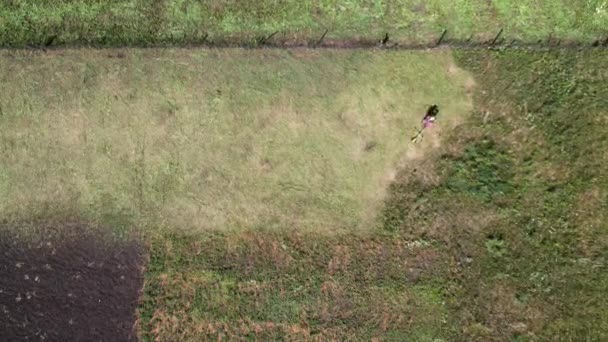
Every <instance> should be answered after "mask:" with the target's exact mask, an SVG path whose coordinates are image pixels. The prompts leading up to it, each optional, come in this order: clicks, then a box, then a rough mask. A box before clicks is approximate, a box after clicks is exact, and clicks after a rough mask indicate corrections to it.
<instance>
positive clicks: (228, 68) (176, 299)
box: [0, 49, 608, 341]
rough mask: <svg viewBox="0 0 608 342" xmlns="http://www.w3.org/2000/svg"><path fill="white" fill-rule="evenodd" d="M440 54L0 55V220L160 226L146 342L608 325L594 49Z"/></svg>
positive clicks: (562, 330)
mask: <svg viewBox="0 0 608 342" xmlns="http://www.w3.org/2000/svg"><path fill="white" fill-rule="evenodd" d="M454 53H455V57H456V59H455V60H454V56H453V55H452V52H449V51H433V52H416V53H409V52H403V51H402V52H397V51H392V52H386V51H384V52H380V53H378V52H368V51H330V50H327V51H325V50H324V51H311V50H291V51H266V50H263V51H256V50H221V51H216V50H203V51H190V50H98V51H91V50H73V51H71V50H67V51H53V52H51V53H49V54H42V53H29V52H25V51H4V52H3V53H2V57H1V58H2V63H0V81H1V82H0V87H1V88H0V139H1V140H0V142H1V145H0V147H1V150H0V165H2V167H1V168H0V198H2V199H3V201H2V202H0V218H1V220H2V221H10V220H13V221H18V220H20V219H26V218H29V217H32V216H33V217H40V218H45V217H49V216H55V217H56V219H58V218H60V217H61V216H62V215H67V214H76V215H78V216H79V217H81V218H84V219H85V220H90V221H94V222H96V223H100V224H102V225H110V226H116V225H120V226H124V227H125V228H124V229H126V230H130V229H133V228H134V227H135V228H147V229H155V228H157V229H158V230H155V231H154V233H155V234H148V235H147V236H146V237H147V239H148V240H147V242H148V244H149V257H150V258H149V263H148V265H147V267H146V285H145V287H144V289H143V297H142V303H141V306H140V308H139V313H140V318H141V320H140V326H139V327H140V335H141V337H142V338H143V339H144V340H150V341H151V340H163V341H184V340H186V341H199V340H205V339H218V338H220V337H221V338H223V339H239V338H240V339H248V340H281V339H286V340H315V339H317V340H331V339H335V340H372V339H378V340H385V341H402V340H413V341H488V340H514V341H533V340H555V339H558V340H565V341H569V340H586V341H595V340H600V341H601V340H605V339H607V338H608V325H607V324H606V320H605V319H604V318H605V317H607V316H608V311H607V308H608V302H607V299H606V298H607V297H606V296H605V294H606V292H607V290H608V272H606V271H607V270H606V267H607V266H606V260H608V253H607V251H608V235H607V234H606V232H607V231H608V226H607V224H606V222H608V221H607V219H608V218H607V217H606V215H607V214H608V207H607V204H606V203H608V201H607V196H608V173H607V172H608V171H607V170H608V169H606V167H605V165H608V155H607V154H606V151H608V136H607V135H608V131H607V130H606V129H605V125H606V123H607V117H608V102H607V101H608V100H607V99H608V86H607V85H608V74H606V70H608V65H607V61H608V59H607V58H606V53H605V52H602V51H600V50H589V51H574V50H568V51H549V52H538V51H537V52H531V51H517V50H504V51H487V50H481V49H480V50H467V51H456V52H454ZM461 68H462V69H461ZM463 69H464V70H468V71H466V72H465V71H463ZM471 75H473V76H474V79H475V82H473V81H472V80H471V78H470V77H471ZM473 86H475V87H474V88H473ZM471 91H472V92H473V93H472V94H470V92H471ZM471 101H472V103H471ZM433 102H438V103H439V104H440V106H441V108H442V112H441V113H442V116H441V121H440V124H439V127H438V129H436V130H435V132H436V133H434V134H435V135H426V136H425V138H424V140H423V141H422V143H421V144H420V145H418V146H415V147H412V146H411V145H409V146H408V142H409V134H410V132H411V131H412V128H413V126H414V125H415V124H417V123H418V120H419V115H420V112H421V110H424V109H425V107H426V105H428V104H430V103H433ZM438 137H439V138H441V139H437V138H438ZM372 142H373V143H375V144H376V145H375V147H374V148H371V149H366V146H372V145H373V144H372ZM397 169H399V170H400V171H399V172H397V174H396V175H395V176H394V177H393V176H392V174H393V173H395V172H396V170H397ZM389 183H390V187H389V188H388V193H387V194H384V193H383V191H378V189H384V188H385V187H386V186H388V184H389ZM383 201H384V202H383ZM378 215H380V216H379V219H380V222H378V220H376V217H377V216H378ZM377 223H380V224H379V225H378V224H377ZM378 226H379V227H378ZM213 228H215V229H213ZM183 230H187V231H188V233H187V234H186V233H185V232H184V231H183ZM329 231H338V234H327V233H328V232H329Z"/></svg>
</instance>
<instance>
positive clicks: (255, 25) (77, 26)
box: [0, 0, 608, 46]
mask: <svg viewBox="0 0 608 342" xmlns="http://www.w3.org/2000/svg"><path fill="white" fill-rule="evenodd" d="M606 27H608V4H607V3H606V1H605V0H574V1H565V0H557V1H555V0H553V1H551V0H542V1H535V0H525V1H515V0H493V1H485V0H473V1H461V0H459V1H446V0H432V1H419V0H374V1H367V0H366V1H363V0H340V1H336V0H319V1H311V0H306V1H298V0H287V1H274V0H262V1H237V0H210V1H200V0H127V1H123V0H120V1H119V0H109V1H85V0H70V1H67V0H53V1H49V0H45V1H39V0H37V1H34V0H27V1H17V0H6V1H3V2H1V3H0V46H24V45H28V44H33V45H56V44H97V45H103V46H116V45H123V46H124V45H129V46H132V45H148V44H166V43H169V44H189V43H194V44H196V43H214V44H236V45H259V44H263V43H265V42H266V41H267V39H269V38H270V39H271V40H270V42H273V43H275V44H282V43H287V44H309V43H311V44H312V43H315V42H317V41H318V40H319V38H320V37H321V35H322V34H323V32H325V31H326V30H327V31H328V33H327V36H326V37H325V38H326V39H327V40H341V41H351V42H352V41H368V42H377V41H379V40H380V39H381V38H382V37H384V34H385V33H386V32H389V33H390V37H391V43H394V42H399V43H401V44H428V43H434V42H435V41H436V40H437V39H438V37H439V35H440V34H441V32H442V31H443V29H444V28H445V29H447V30H448V32H449V34H448V36H447V37H446V38H449V39H455V40H460V41H464V40H468V39H472V40H473V41H477V42H481V41H487V40H491V39H492V38H493V37H494V36H495V35H496V33H497V32H498V30H499V29H504V32H503V38H505V39H508V40H511V39H518V40H523V41H526V42H533V43H534V42H536V41H537V40H539V39H542V40H545V39H554V40H557V39H560V40H576V41H581V42H591V41H593V40H602V39H603V38H605V36H606V34H607V33H608V32H607V31H606Z"/></svg>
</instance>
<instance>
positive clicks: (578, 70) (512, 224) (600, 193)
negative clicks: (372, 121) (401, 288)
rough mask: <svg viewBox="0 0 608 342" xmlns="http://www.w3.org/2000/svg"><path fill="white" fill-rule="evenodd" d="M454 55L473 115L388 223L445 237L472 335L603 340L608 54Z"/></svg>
mask: <svg viewBox="0 0 608 342" xmlns="http://www.w3.org/2000/svg"><path fill="white" fill-rule="evenodd" d="M457 55H458V56H459V61H460V65H461V66H462V67H465V68H466V69H468V70H469V71H471V72H473V75H474V76H475V78H476V81H477V84H478V88H477V89H478V91H477V92H476V94H475V101H474V107H475V114H474V115H473V116H472V117H471V118H470V119H469V120H468V122H467V123H466V124H465V125H463V126H461V127H459V128H457V129H456V130H455V133H454V135H453V136H452V137H451V138H449V139H448V140H447V141H446V142H445V143H444V146H446V145H451V148H450V149H444V150H443V151H438V152H437V154H436V155H435V156H434V157H433V158H434V162H433V165H434V167H435V169H436V170H437V171H436V172H437V173H438V176H437V177H438V178H439V179H438V180H437V181H436V182H434V183H433V184H430V185H429V184H428V183H424V182H422V181H421V179H420V176H419V175H416V174H415V173H412V171H411V170H405V172H404V174H402V175H401V176H400V177H398V178H397V179H398V181H397V182H396V183H395V184H393V185H392V190H391V194H392V195H391V197H390V199H389V200H388V201H387V206H386V208H385V215H384V216H385V229H386V230H388V231H391V232H399V233H400V234H402V235H404V236H406V237H408V238H419V237H420V236H424V237H426V238H427V239H430V240H431V241H435V242H438V241H441V242H442V243H443V245H444V247H445V250H444V251H445V253H447V254H449V255H451V260H452V266H451V267H452V268H451V269H452V273H451V274H450V276H449V277H447V278H446V279H445V284H452V287H450V295H449V298H447V299H446V300H447V301H448V302H450V303H451V305H450V307H451V309H452V310H453V311H452V315H453V316H451V317H453V318H455V319H456V320H457V321H458V323H456V324H457V325H459V326H461V327H462V331H461V334H460V336H461V338H462V339H463V340H467V341H469V340H479V341H486V340H492V339H497V340H511V339H513V340H524V341H527V340H553V339H555V338H556V337H557V338H558V339H559V340H566V341H567V340H585V341H595V340H604V339H606V338H607V337H608V325H607V324H606V321H605V320H604V319H603V317H606V315H608V311H606V308H607V307H608V306H607V305H606V304H607V303H606V297H605V296H604V295H603V294H602V293H604V292H605V291H606V289H607V287H608V277H607V276H606V275H607V274H608V273H606V259H607V257H608V254H607V251H608V239H607V235H606V232H607V228H608V226H607V224H606V222H607V221H606V214H607V213H608V210H607V209H608V208H607V207H606V203H607V202H606V196H607V194H608V174H607V173H606V168H605V165H607V164H608V159H607V156H608V155H607V154H606V151H608V139H607V138H608V131H607V130H606V129H605V124H606V118H608V102H607V101H606V98H607V95H608V87H607V86H606V85H607V84H608V82H606V81H607V80H608V75H607V74H606V73H605V70H606V68H607V67H608V65H607V63H606V61H607V59H606V54H605V52H600V51H583V52H573V51H570V52H567V51H555V52H545V53H538V52H537V53H534V52H525V51H515V50H507V51H502V52H490V53H489V52H487V51H482V50H477V51H459V52H458V53H457ZM412 193H414V194H416V195H415V196H412V195H411V194H412ZM421 211H422V213H420V212H421ZM449 280H452V281H454V282H455V283H452V282H450V281H449ZM455 284H457V285H455Z"/></svg>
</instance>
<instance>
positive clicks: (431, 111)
mask: <svg viewBox="0 0 608 342" xmlns="http://www.w3.org/2000/svg"><path fill="white" fill-rule="evenodd" d="M437 114H439V106H438V105H436V104H434V105H432V106H430V107H429V109H427V111H426V115H425V117H435V116H437Z"/></svg>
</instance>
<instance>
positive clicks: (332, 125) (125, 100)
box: [0, 49, 470, 231]
mask: <svg viewBox="0 0 608 342" xmlns="http://www.w3.org/2000/svg"><path fill="white" fill-rule="evenodd" d="M1 58H2V63H0V111H1V115H0V132H1V134H0V139H1V140H0V144H1V145H0V146H1V147H2V149H1V150H0V163H1V164H2V165H3V167H2V169H1V173H0V196H1V197H2V198H3V201H2V202H1V203H0V215H1V216H2V217H3V218H5V219H15V220H19V219H23V218H28V217H32V216H34V217H36V216H40V217H44V216H45V215H46V216H48V215H56V213H61V212H68V213H73V214H74V215H76V216H78V217H83V218H84V219H86V220H90V221H93V222H98V223H103V224H106V225H110V226H113V227H130V226H139V227H152V226H153V227H169V228H172V229H195V230H200V229H241V228H259V227H264V228H280V229H315V230H326V231H327V230H341V229H348V230H356V229H357V228H360V227H364V228H369V227H370V226H372V223H373V221H374V218H375V217H376V214H377V211H378V210H377V209H378V208H379V205H380V204H381V201H382V197H383V191H382V189H384V188H385V185H386V184H387V182H388V181H389V180H390V174H391V173H392V171H393V169H394V168H395V167H396V166H397V165H398V164H399V162H400V159H401V156H402V155H403V154H404V152H405V151H406V150H407V149H408V142H409V136H410V134H411V133H412V131H413V129H414V126H416V125H417V124H418V121H419V120H420V115H421V113H423V111H424V110H425V109H426V106H428V105H429V104H430V103H434V102H437V101H439V100H440V103H441V104H442V108H443V109H442V110H443V113H445V117H444V118H443V119H442V125H445V126H446V127H449V126H450V125H451V124H453V123H454V122H456V121H458V120H460V119H459V118H460V117H461V116H463V115H465V114H466V113H468V111H469V110H470V101H469V98H468V97H467V94H466V92H467V90H466V87H465V85H466V84H468V83H467V81H469V78H468V76H467V74H466V73H463V72H461V71H460V70H459V69H458V68H456V67H455V66H454V64H453V61H452V57H451V54H450V53H449V52H447V51H444V52H439V53H397V52H386V53H380V54H377V53H372V52H366V51H340V52H339V51H325V52H318V51H313V50H292V51H267V50H236V49H235V50H221V51H215V50H202V51H192V50H162V49H160V50H86V49H85V50H66V51H57V52H54V53H51V54H42V53H29V52H26V51H5V52H3V54H2V57H1ZM369 146H373V148H369ZM54 213H55V214H54Z"/></svg>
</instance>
